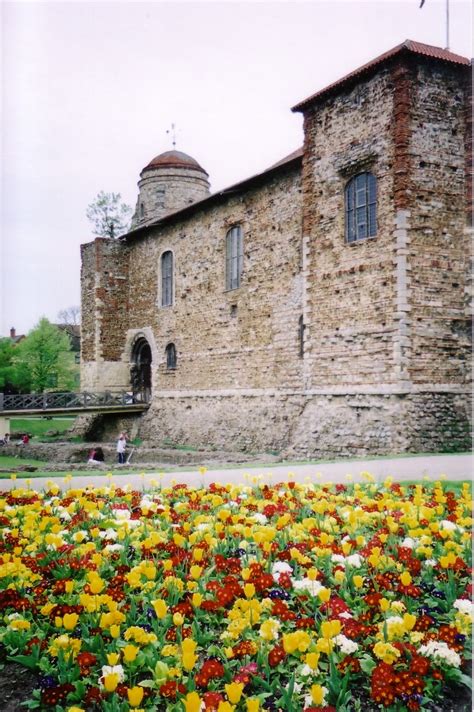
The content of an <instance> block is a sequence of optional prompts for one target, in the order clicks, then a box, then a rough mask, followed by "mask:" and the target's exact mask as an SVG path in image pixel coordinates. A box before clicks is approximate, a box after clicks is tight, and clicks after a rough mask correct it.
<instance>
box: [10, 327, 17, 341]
mask: <svg viewBox="0 0 474 712" xmlns="http://www.w3.org/2000/svg"><path fill="white" fill-rule="evenodd" d="M15 336H16V329H15V327H14V326H12V328H11V329H10V339H14V338H15Z"/></svg>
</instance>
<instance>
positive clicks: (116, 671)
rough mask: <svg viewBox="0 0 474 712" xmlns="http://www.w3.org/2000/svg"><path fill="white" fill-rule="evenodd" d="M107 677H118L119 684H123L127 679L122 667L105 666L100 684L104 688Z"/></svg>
mask: <svg viewBox="0 0 474 712" xmlns="http://www.w3.org/2000/svg"><path fill="white" fill-rule="evenodd" d="M106 675H118V681H119V682H123V680H124V678H125V673H124V670H123V667H122V666H121V665H103V666H102V675H101V677H100V678H99V684H100V686H101V687H104V677H105V676H106Z"/></svg>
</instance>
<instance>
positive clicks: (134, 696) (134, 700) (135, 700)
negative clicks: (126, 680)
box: [127, 685, 143, 707]
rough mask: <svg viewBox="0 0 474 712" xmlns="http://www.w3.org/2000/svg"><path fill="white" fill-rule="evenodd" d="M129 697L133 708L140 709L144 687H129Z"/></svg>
mask: <svg viewBox="0 0 474 712" xmlns="http://www.w3.org/2000/svg"><path fill="white" fill-rule="evenodd" d="M127 697H128V701H129V703H130V705H131V706H132V707H138V705H139V704H140V703H141V701H142V700H143V687H140V686H139V685H135V687H129V688H128V690H127Z"/></svg>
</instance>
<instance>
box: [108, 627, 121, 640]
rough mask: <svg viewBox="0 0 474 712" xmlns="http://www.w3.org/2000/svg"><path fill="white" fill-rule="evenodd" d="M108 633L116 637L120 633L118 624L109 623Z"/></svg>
mask: <svg viewBox="0 0 474 712" xmlns="http://www.w3.org/2000/svg"><path fill="white" fill-rule="evenodd" d="M109 633H110V635H111V636H112V638H118V637H119V635H120V626H119V625H111V626H110V628H109Z"/></svg>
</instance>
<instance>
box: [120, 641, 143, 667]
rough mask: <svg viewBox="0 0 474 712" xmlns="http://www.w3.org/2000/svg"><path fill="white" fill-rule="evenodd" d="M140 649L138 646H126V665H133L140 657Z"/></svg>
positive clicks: (124, 651) (124, 652)
mask: <svg viewBox="0 0 474 712" xmlns="http://www.w3.org/2000/svg"><path fill="white" fill-rule="evenodd" d="M138 651H139V648H137V646H136V645H130V644H129V645H126V646H125V647H124V649H123V659H124V660H125V662H126V663H133V661H134V660H135V658H136V657H137V655H138Z"/></svg>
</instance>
